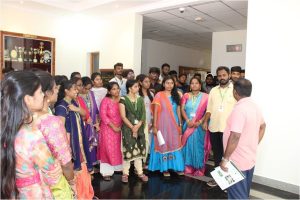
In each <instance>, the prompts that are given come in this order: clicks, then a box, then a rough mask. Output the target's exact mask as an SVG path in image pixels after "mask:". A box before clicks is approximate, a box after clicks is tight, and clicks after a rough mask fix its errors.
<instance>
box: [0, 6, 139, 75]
mask: <svg viewBox="0 0 300 200" xmlns="http://www.w3.org/2000/svg"><path fill="white" fill-rule="evenodd" d="M1 14H2V16H1V18H2V19H5V20H2V27H1V30H5V31H11V32H20V33H26V34H34V35H41V36H48V37H54V38H56V63H55V65H56V74H65V75H67V76H69V75H70V73H71V72H73V71H79V72H81V73H82V74H83V75H85V74H87V72H89V70H87V68H89V66H87V64H88V59H89V58H88V57H87V56H88V52H93V51H99V52H100V68H113V65H114V64H115V63H117V62H122V63H123V64H124V66H125V68H133V69H134V70H135V71H138V72H139V71H140V68H141V58H140V56H137V55H141V45H142V44H141V43H142V16H140V15H137V14H135V13H129V14H128V13H127V14H124V15H119V16H115V17H110V18H108V19H107V18H106V19H99V18H95V17H90V16H88V15H82V14H72V15H65V16H58V17H57V16H53V15H46V14H43V13H35V12H32V11H31V12H30V11H24V10H21V9H16V8H10V7H4V6H3V7H1Z"/></svg>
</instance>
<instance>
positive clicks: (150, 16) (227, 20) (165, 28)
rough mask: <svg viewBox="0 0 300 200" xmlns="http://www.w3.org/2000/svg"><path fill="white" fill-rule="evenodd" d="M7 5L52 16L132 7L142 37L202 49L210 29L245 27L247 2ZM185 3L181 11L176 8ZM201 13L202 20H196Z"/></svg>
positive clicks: (20, 1)
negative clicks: (140, 21) (140, 18)
mask: <svg viewBox="0 0 300 200" xmlns="http://www.w3.org/2000/svg"><path fill="white" fill-rule="evenodd" d="M0 1H1V3H0V5H1V6H3V5H4V6H10V7H14V8H17V9H23V10H28V11H31V12H36V13H43V14H48V15H53V16H59V15H67V14H72V13H82V14H88V15H91V16H97V17H98V16H100V17H101V16H107V15H111V14H115V13H122V12H127V11H131V12H132V11H133V12H137V13H140V14H143V15H144V20H143V38H144V39H153V40H158V41H163V42H167V43H170V44H174V45H179V46H184V47H189V48H193V49H198V50H203V49H209V50H210V49H211V43H212V32H216V31H230V30H239V29H246V28H247V6H248V2H247V1H246V0H244V1H237V0H198V1H196V0H0ZM180 6H184V8H185V11H184V12H183V13H181V12H180V11H179V10H178V9H179V8H180ZM196 17H201V18H202V19H203V20H202V21H199V22H198V21H195V18H196Z"/></svg>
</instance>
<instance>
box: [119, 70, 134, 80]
mask: <svg viewBox="0 0 300 200" xmlns="http://www.w3.org/2000/svg"><path fill="white" fill-rule="evenodd" d="M129 72H132V73H134V71H133V70H132V69H126V70H124V71H123V75H122V76H123V77H124V78H126V77H127V76H128V74H129Z"/></svg>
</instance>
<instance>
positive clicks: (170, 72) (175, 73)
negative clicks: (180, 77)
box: [168, 70, 177, 76]
mask: <svg viewBox="0 0 300 200" xmlns="http://www.w3.org/2000/svg"><path fill="white" fill-rule="evenodd" d="M168 75H170V76H177V72H176V71H175V70H171V71H169V74H168Z"/></svg>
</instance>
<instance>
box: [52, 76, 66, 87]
mask: <svg viewBox="0 0 300 200" xmlns="http://www.w3.org/2000/svg"><path fill="white" fill-rule="evenodd" d="M54 80H55V83H56V85H61V83H62V82H63V81H65V80H64V78H63V76H61V75H56V76H54ZM67 80H68V79H67Z"/></svg>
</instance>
